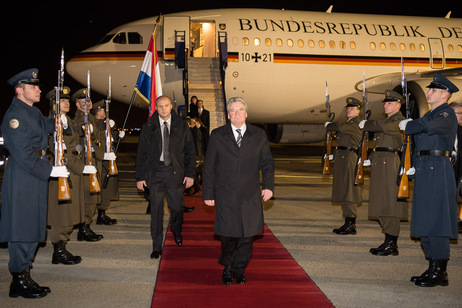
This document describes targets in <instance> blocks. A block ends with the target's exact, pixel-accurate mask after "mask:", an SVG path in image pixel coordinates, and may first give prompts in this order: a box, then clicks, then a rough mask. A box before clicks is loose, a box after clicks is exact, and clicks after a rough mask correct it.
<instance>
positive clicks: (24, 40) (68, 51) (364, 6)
mask: <svg viewBox="0 0 462 308" xmlns="http://www.w3.org/2000/svg"><path fill="white" fill-rule="evenodd" d="M69 2H70V3H69ZM457 2H458V1H438V2H437V1H434V2H430V3H428V2H427V3H425V2H424V1H414V0H413V1H405V0H403V1H373V0H369V1H355V0H350V1H348V0H343V1H324V0H321V1H309V0H305V1H302V2H300V0H296V1H293V0H286V1H268V0H266V1H227V2H223V1H214V2H212V1H209V0H207V1H197V2H193V1H190V2H188V3H186V4H182V3H183V1H168V0H167V1H158V0H157V1H153V0H151V1H146V0H145V1H139V0H130V1H114V0H112V1H106V0H92V1H87V0H84V1H72V0H71V1H65V0H64V1H55V0H51V1H29V0H25V1H15V2H13V3H11V5H9V6H8V9H6V8H5V5H3V7H4V8H3V9H2V13H1V14H2V18H1V23H2V32H1V33H2V35H1V38H2V41H3V43H2V45H1V46H2V55H3V56H2V59H1V61H2V62H1V63H2V66H1V67H2V68H1V70H0V97H1V100H2V103H1V104H0V117H1V118H3V114H4V112H5V111H6V109H7V108H8V106H9V104H10V103H11V99H12V97H13V89H12V87H10V86H9V85H7V83H6V81H7V80H8V79H9V78H10V77H11V76H13V75H15V74H16V73H18V72H20V71H22V70H25V69H28V68H32V67H36V68H38V69H39V79H40V81H41V90H42V101H41V102H40V103H38V104H36V106H37V107H39V108H40V109H41V110H42V112H43V113H44V114H47V113H48V103H47V102H46V100H45V95H46V93H48V91H50V90H52V89H53V87H54V86H55V85H56V82H57V70H58V69H59V57H60V54H61V49H62V48H64V51H65V58H66V59H69V58H71V57H72V56H74V55H76V54H77V53H78V52H80V51H82V50H84V49H86V48H88V47H90V46H93V45H95V44H96V43H97V42H98V41H99V40H100V39H101V38H102V37H103V36H104V35H105V34H106V33H108V32H109V31H110V30H112V29H113V28H115V27H117V26H119V25H122V24H125V23H127V22H131V21H134V20H137V19H141V18H146V17H151V16H156V15H158V14H159V13H162V14H167V13H173V12H178V11H190V10H199V9H218V8H241V7H242V8H268V9H282V8H284V9H286V10H303V11H325V10H327V8H328V7H329V6H330V5H331V4H333V5H334V9H333V12H339V13H368V14H389V15H409V16H432V17H444V16H445V15H446V14H447V13H448V12H449V11H452V14H451V18H461V17H462V11H461V10H460V9H459V11H456V8H457V7H460V2H459V5H457ZM45 3H46V4H45ZM274 3H276V4H274ZM374 3H378V4H376V5H374ZM438 3H441V4H443V6H440V7H438V6H437V4H438ZM461 26H462V25H461ZM135 82H136V80H134V81H133V85H134V84H135ZM65 85H67V86H69V87H70V88H71V89H72V91H75V90H78V89H80V88H82V87H83V85H81V84H79V83H77V82H76V81H74V80H73V79H72V78H71V77H70V76H69V75H68V74H66V75H65ZM92 95H93V102H96V101H97V100H98V99H101V98H102V97H101V96H98V95H97V94H96V93H95V92H93V93H92ZM71 105H72V104H71ZM72 107H73V108H72V109H71V112H70V115H71V116H72V115H73V113H74V110H75V106H72ZM127 108H128V105H126V104H122V103H118V102H116V101H113V104H112V105H111V117H112V115H114V116H113V118H114V119H115V120H116V123H117V124H118V126H119V127H120V126H122V123H123V120H124V118H125V114H126V111H127ZM145 115H146V117H147V111H144V110H139V109H136V108H135V109H132V111H131V112H130V116H129V122H128V127H140V126H141V125H142V124H143V123H144V121H145V119H146V118H145ZM140 119H144V120H142V121H140Z"/></svg>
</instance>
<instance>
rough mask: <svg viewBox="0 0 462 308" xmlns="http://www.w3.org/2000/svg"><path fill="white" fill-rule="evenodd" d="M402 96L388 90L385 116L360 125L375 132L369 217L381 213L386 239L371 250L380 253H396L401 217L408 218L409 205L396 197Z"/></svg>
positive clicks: (384, 104)
mask: <svg viewBox="0 0 462 308" xmlns="http://www.w3.org/2000/svg"><path fill="white" fill-rule="evenodd" d="M403 103H404V99H403V97H402V96H401V95H400V94H399V93H396V92H395V91H391V90H387V91H385V98H384V100H383V108H384V111H385V115H386V116H387V117H386V118H385V119H380V120H367V121H366V120H363V121H361V122H360V123H359V127H360V128H364V131H366V132H373V133H374V140H373V143H374V150H373V152H372V154H371V155H370V156H369V159H370V161H371V174H370V179H371V182H370V189H369V192H370V193H369V217H378V218H379V222H380V225H381V227H382V230H383V232H384V233H385V241H384V242H383V244H381V245H380V246H379V247H377V248H371V249H370V253H372V254H373V255H379V256H388V255H393V256H397V255H398V254H399V252H398V244H397V242H398V236H399V231H400V218H405V219H407V218H408V214H407V206H406V204H403V203H402V202H398V201H397V196H398V185H397V181H396V179H397V177H398V173H399V164H400V157H399V156H398V151H399V150H400V148H401V146H402V144H403V133H402V132H401V130H400V129H399V122H401V121H402V120H404V117H403V115H402V114H401V112H400V108H401V104H403Z"/></svg>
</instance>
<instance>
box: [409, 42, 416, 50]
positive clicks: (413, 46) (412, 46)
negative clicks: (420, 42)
mask: <svg viewBox="0 0 462 308" xmlns="http://www.w3.org/2000/svg"><path fill="white" fill-rule="evenodd" d="M409 49H410V50H412V51H414V50H415V45H414V44H413V43H411V44H409Z"/></svg>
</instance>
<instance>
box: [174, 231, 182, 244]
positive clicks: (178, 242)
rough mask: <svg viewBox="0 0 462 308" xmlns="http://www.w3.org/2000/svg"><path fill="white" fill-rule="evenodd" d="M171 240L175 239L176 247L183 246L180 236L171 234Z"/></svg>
mask: <svg viewBox="0 0 462 308" xmlns="http://www.w3.org/2000/svg"><path fill="white" fill-rule="evenodd" d="M173 238H174V239H175V243H176V244H177V245H178V246H183V237H182V236H181V235H176V234H175V233H174V234H173Z"/></svg>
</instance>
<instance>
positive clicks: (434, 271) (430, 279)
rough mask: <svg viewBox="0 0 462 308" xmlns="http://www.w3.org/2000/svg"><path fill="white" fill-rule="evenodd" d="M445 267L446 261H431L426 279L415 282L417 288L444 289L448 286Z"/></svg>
mask: <svg viewBox="0 0 462 308" xmlns="http://www.w3.org/2000/svg"><path fill="white" fill-rule="evenodd" d="M447 265H448V260H432V262H431V268H430V273H429V274H428V275H427V276H426V277H424V278H422V279H419V280H416V282H415V285H416V286H419V287H434V286H443V287H445V286H447V285H449V281H448V273H447V272H446V268H447Z"/></svg>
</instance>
